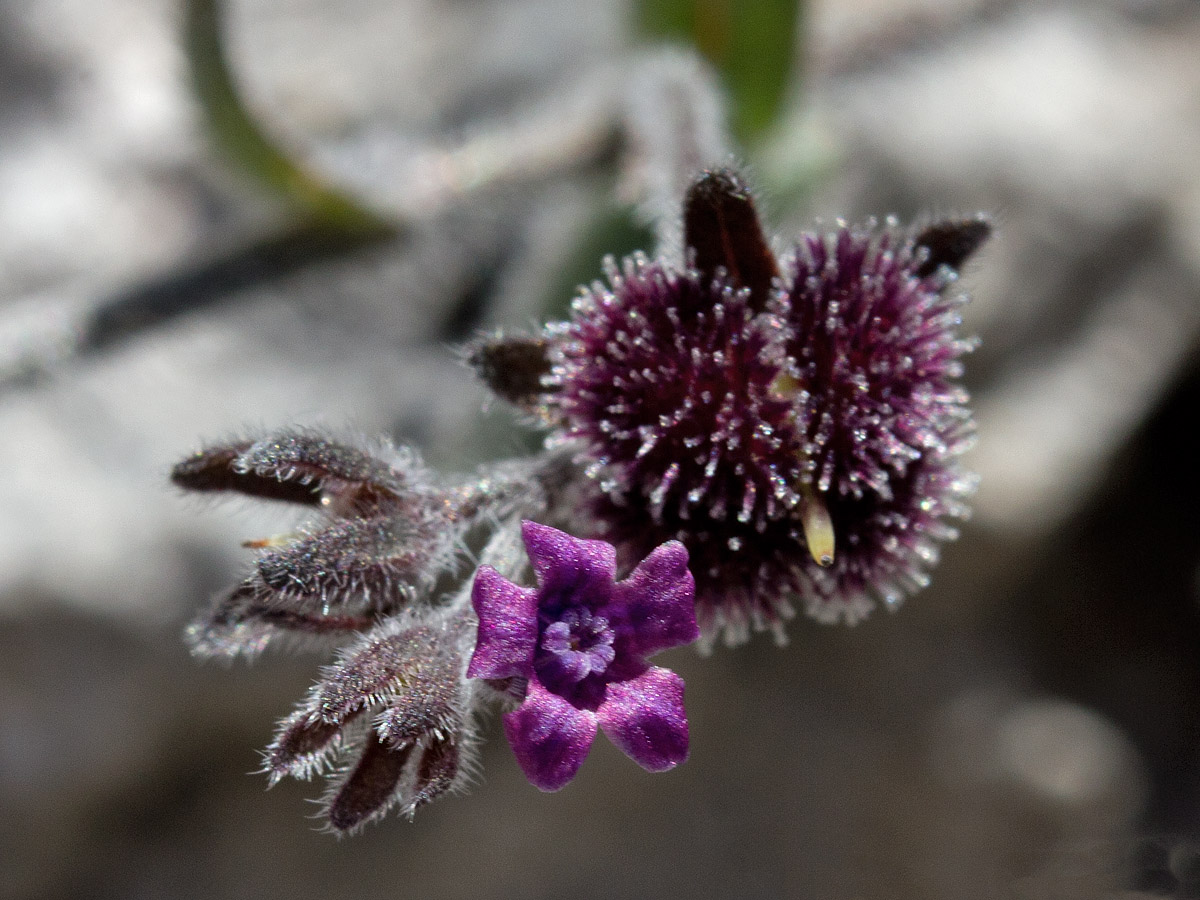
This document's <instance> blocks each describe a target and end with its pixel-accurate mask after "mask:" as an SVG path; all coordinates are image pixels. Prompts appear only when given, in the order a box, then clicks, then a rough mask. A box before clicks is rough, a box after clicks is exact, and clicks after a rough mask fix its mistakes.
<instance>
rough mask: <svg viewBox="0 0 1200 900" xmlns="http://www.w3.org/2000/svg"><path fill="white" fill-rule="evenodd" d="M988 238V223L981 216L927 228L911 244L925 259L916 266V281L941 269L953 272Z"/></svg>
mask: <svg viewBox="0 0 1200 900" xmlns="http://www.w3.org/2000/svg"><path fill="white" fill-rule="evenodd" d="M991 234H992V223H991V222H990V221H988V219H987V218H986V217H984V216H982V215H979V216H975V217H974V218H971V219H945V220H943V221H941V222H934V223H933V224H932V225H927V226H926V227H925V228H922V229H921V231H920V232H918V233H917V236H916V238H915V239H914V241H913V243H915V244H916V246H917V248H918V249H920V248H922V247H923V248H925V250H926V251H927V252H928V256H926V257H925V260H924V261H923V262H921V263H919V264H918V265H917V266H916V270H915V271H916V275H917V277H918V278H927V277H928V276H930V275H932V274H933V273H935V272H936V271H937V270H938V269H939V268H941V267H942V266H946V267H947V268H949V269H951V270H953V271H955V272H957V271H958V270H959V269H961V268H962V265H963V263H964V262H966V261H967V259H968V258H969V257H971V256H972V255H973V254H974V253H975V251H976V250H978V249H979V248H980V247H982V246H983V243H984V241H986V240H987V239H988V238H989V237H990V236H991Z"/></svg>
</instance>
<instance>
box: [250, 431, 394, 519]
mask: <svg viewBox="0 0 1200 900" xmlns="http://www.w3.org/2000/svg"><path fill="white" fill-rule="evenodd" d="M233 465H234V468H235V469H237V470H238V471H241V472H245V473H246V474H247V475H253V476H257V477H259V478H274V479H276V480H278V481H282V482H289V483H290V482H295V483H299V484H303V485H313V486H314V487H316V488H319V489H320V491H321V494H322V495H323V497H324V501H323V502H324V503H325V504H326V505H328V506H332V507H333V508H334V512H336V513H340V514H350V513H351V512H355V511H362V510H368V509H371V508H373V507H376V506H379V505H380V504H395V503H397V502H399V500H400V498H401V497H402V496H403V495H404V494H405V493H406V491H408V490H409V485H408V484H407V479H406V477H405V476H404V474H403V473H401V472H399V471H397V470H396V469H394V468H393V467H392V466H391V465H389V464H388V463H387V462H385V461H383V460H382V459H380V458H378V457H377V456H376V455H374V454H373V453H369V452H367V451H364V450H361V449H359V448H358V447H351V446H348V445H346V444H342V443H339V442H336V441H333V440H330V439H328V438H326V437H324V436H322V435H321V434H319V433H317V432H313V431H307V430H293V431H284V432H280V433H279V434H275V435H272V436H270V437H268V438H265V439H264V440H261V441H258V442H256V443H255V444H254V445H253V446H251V447H250V448H249V449H248V450H247V451H246V452H245V453H244V454H242V456H241V457H239V458H238V459H237V461H236V462H235V463H234V464H233Z"/></svg>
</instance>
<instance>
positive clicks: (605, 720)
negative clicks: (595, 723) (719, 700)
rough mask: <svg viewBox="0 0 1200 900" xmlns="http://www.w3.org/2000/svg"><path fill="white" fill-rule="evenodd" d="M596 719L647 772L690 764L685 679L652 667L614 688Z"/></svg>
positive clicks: (616, 682) (602, 728)
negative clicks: (687, 761) (685, 708)
mask: <svg viewBox="0 0 1200 900" xmlns="http://www.w3.org/2000/svg"><path fill="white" fill-rule="evenodd" d="M597 715H598V716H599V717H600V728H601V730H603V732H604V733H605V734H606V735H608V739H609V740H610V741H612V742H613V743H614V744H616V745H617V746H618V747H620V748H621V750H622V751H624V753H625V754H626V755H627V756H628V757H629V758H630V759H632V760H633V761H634V762H636V763H637V764H638V765H639V766H641V767H642V768H643V769H646V770H647V771H650V772H665V771H666V770H667V769H673V768H675V766H677V765H679V764H680V763H681V762H683V761H684V760H685V759H687V755H688V723H687V715H686V714H685V713H684V710H683V679H682V678H680V677H679V676H678V675H676V674H675V673H674V672H671V671H668V670H667V669H661V668H659V667H657V666H652V667H651V668H649V669H647V670H646V671H645V672H644V673H642V674H641V675H639V676H638V677H637V678H633V679H631V680H629V681H614V682H612V683H611V684H610V685H609V686H608V693H607V694H606V695H605V699H604V703H603V704H601V706H600V709H599V710H597Z"/></svg>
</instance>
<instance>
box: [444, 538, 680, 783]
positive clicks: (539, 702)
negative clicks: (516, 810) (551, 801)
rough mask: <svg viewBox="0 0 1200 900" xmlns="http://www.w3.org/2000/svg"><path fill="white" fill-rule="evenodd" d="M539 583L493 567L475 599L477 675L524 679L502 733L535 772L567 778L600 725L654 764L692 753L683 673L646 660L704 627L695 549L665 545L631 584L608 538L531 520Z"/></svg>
mask: <svg viewBox="0 0 1200 900" xmlns="http://www.w3.org/2000/svg"><path fill="white" fill-rule="evenodd" d="M522 532H523V535H524V539H525V547H526V549H527V551H528V553H529V558H530V561H531V562H532V563H533V568H534V571H535V572H536V574H537V580H538V586H537V588H536V589H534V588H523V587H520V586H518V585H516V584H513V583H512V582H510V581H508V580H507V579H505V578H504V577H503V576H502V575H500V574H499V573H498V572H497V571H496V570H495V569H492V568H491V567H488V566H484V567H482V568H480V570H479V572H478V573H477V574H476V576H475V585H474V589H473V591H472V601H473V603H474V606H475V611H476V614H477V615H478V616H479V636H478V642H477V644H476V646H475V653H474V655H473V656H472V658H471V663H470V665H469V666H468V668H467V675H468V677H471V678H485V679H489V680H496V681H503V680H507V679H516V680H517V682H518V683H523V684H524V690H523V692H522V693H523V697H522V702H521V705H520V706H519V707H518V708H517V709H516V710H514V711H512V712H509V713H507V714H506V715H505V716H504V730H505V733H506V734H507V735H508V740H509V743H510V744H512V747H513V752H514V753H515V754H516V757H517V761H518V763H519V764H520V766H521V769H522V770H523V771H524V772H525V775H526V777H527V778H528V779H529V780H530V782H532V783H533V784H534V785H536V786H537V787H539V788H541V789H542V790H544V791H556V790H558V789H559V788H561V787H563V786H564V785H566V784H567V782H569V781H570V780H571V779H572V778H574V777H575V773H576V772H577V771H578V770H579V767H580V765H582V764H583V760H584V758H585V757H586V756H587V753H588V750H589V749H590V747H591V745H592V741H593V739H594V738H595V736H596V730H597V727H598V728H599V729H600V730H602V731H603V732H604V733H605V734H606V735H608V737H609V739H610V740H611V741H612V742H613V743H614V744H616V745H617V746H618V747H620V748H621V750H623V751H624V752H625V753H626V754H627V755H628V756H629V757H630V758H631V759H633V760H634V761H635V762H637V763H638V764H639V765H641V766H642V767H643V768H645V769H647V770H649V771H651V772H661V771H665V770H667V769H672V768H674V767H675V766H676V765H678V764H679V763H681V762H683V760H684V759H686V758H687V748H688V727H687V718H686V717H685V715H684V709H683V679H682V678H680V677H679V676H678V675H676V674H675V673H674V672H670V671H668V670H666V669H662V668H658V667H657V666H650V665H649V664H648V663H647V662H646V657H647V656H650V655H651V654H654V653H657V652H658V651H660V650H665V649H667V648H669V647H675V646H679V645H681V644H688V643H691V642H692V641H694V640H695V639H696V638H697V637H698V636H699V631H698V629H697V627H696V613H695V607H694V602H693V593H694V585H693V582H692V576H691V573H690V572H688V569H687V551H686V550H685V549H684V548H683V546H682V545H681V544H679V543H676V542H671V543H667V544H664V545H662V546H661V547H658V548H657V549H655V550H654V551H653V552H651V553H650V555H649V556H648V557H646V559H644V560H643V561H642V562H641V563H640V564H639V565H638V566H637V568H636V569H634V570H633V573H632V574H631V575H630V576H629V577H628V578H627V579H625V580H624V581H620V582H615V575H616V555H615V553H614V551H613V548H612V546H611V545H609V544H607V543H605V542H603V541H589V540H579V539H577V538H573V537H571V536H570V535H568V534H564V533H563V532H561V531H557V530H555V529H553V528H549V527H547V526H545V525H538V524H537V523H535V522H525V523H524V525H523V527H522Z"/></svg>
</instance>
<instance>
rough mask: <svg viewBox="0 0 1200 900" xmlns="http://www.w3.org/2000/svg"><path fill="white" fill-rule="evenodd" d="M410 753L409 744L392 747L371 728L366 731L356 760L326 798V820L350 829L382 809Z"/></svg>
mask: <svg viewBox="0 0 1200 900" xmlns="http://www.w3.org/2000/svg"><path fill="white" fill-rule="evenodd" d="M411 755H412V747H411V746H408V747H400V748H398V749H392V748H390V747H388V746H386V745H385V744H383V743H382V742H381V741H380V740H379V738H378V737H376V736H375V733H374V732H370V733H368V735H367V744H366V747H365V748H364V749H363V752H362V756H360V757H359V760H358V764H357V765H356V766H355V767H354V770H353V771H352V772H351V773H350V775H349V776H348V777H347V778H346V780H345V781H344V782H343V783H342V786H341V787H340V788H338V790H337V793H335V794H334V795H333V799H332V800H330V802H329V824H330V825H332V826H333V827H334V828H335V829H336V830H337V831H352V830H353V829H355V828H357V827H358V826H359V825H362V824H363V823H364V822H367V821H368V820H370V819H372V818H374V817H376V816H380V815H382V814H383V813H384V812H386V811H387V808H388V807H389V806H391V805H392V803H393V802H394V801H395V794H396V788H397V786H398V785H399V783H400V775H401V774H402V773H403V771H404V766H405V763H407V762H408V759H409V757H410V756H411Z"/></svg>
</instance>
